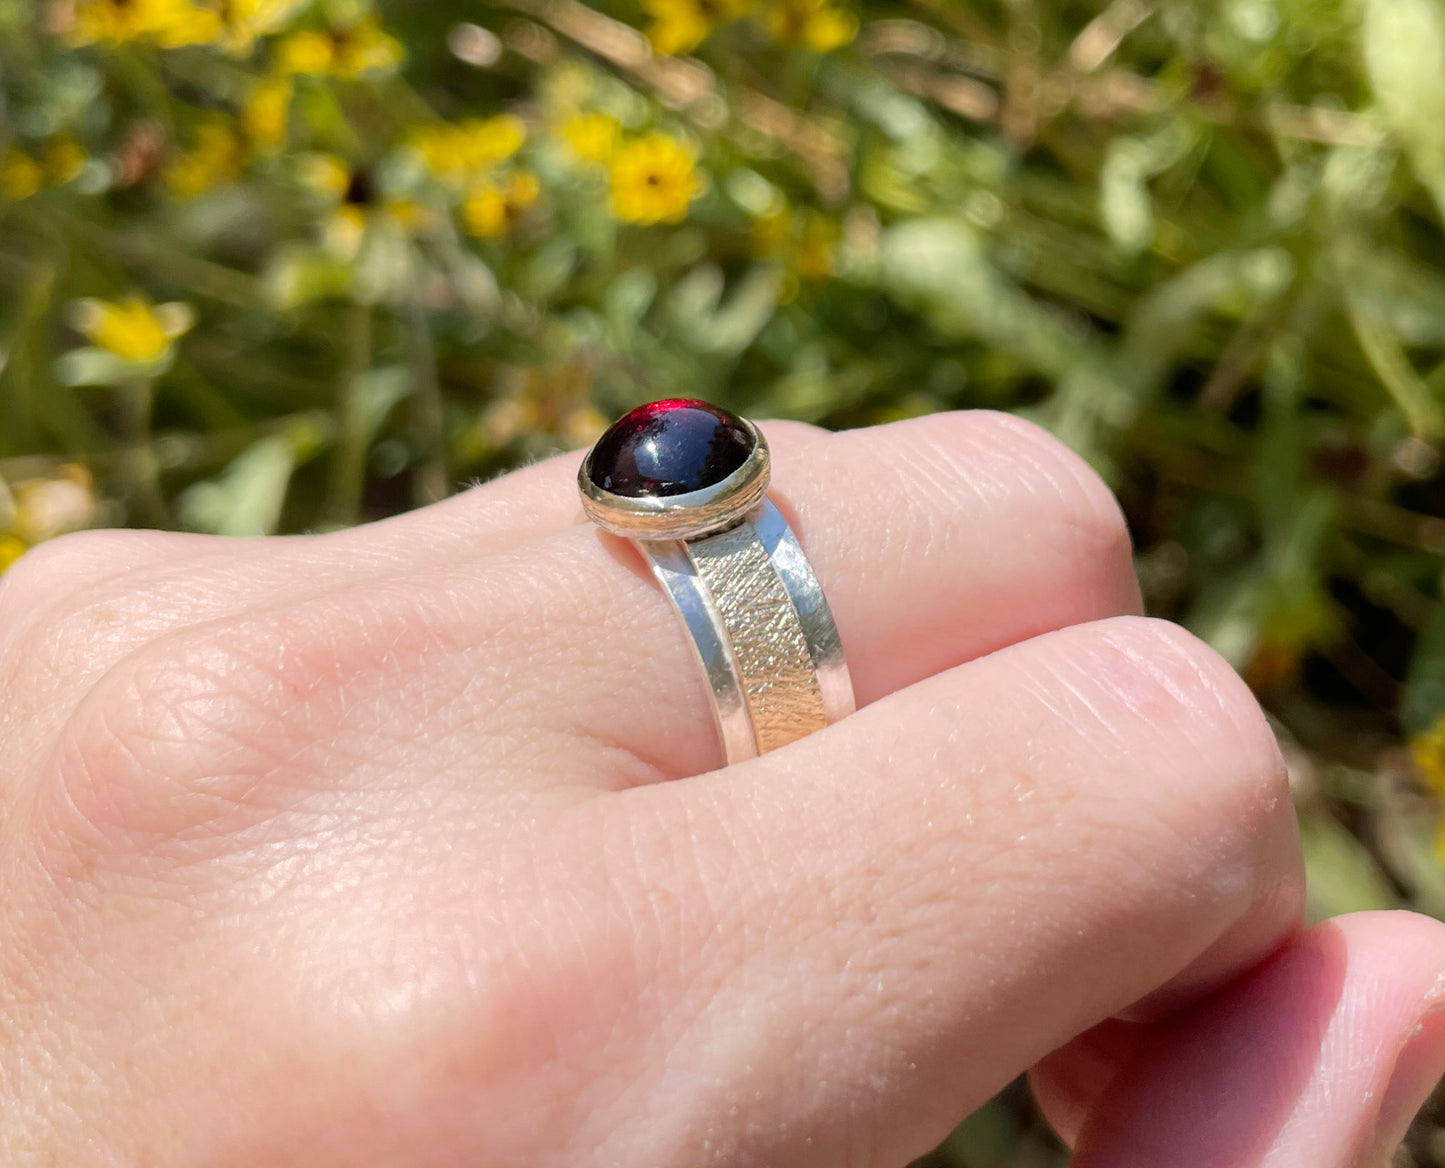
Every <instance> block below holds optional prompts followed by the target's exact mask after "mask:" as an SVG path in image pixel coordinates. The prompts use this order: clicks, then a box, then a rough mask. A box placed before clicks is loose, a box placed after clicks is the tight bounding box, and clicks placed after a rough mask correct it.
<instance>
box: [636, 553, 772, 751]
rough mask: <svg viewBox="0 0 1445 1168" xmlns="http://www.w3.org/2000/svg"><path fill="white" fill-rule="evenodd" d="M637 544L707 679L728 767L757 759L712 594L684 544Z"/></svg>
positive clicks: (738, 678) (734, 663)
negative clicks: (676, 616)
mask: <svg viewBox="0 0 1445 1168" xmlns="http://www.w3.org/2000/svg"><path fill="white" fill-rule="evenodd" d="M636 542H637V546H638V547H639V548H640V549H641V550H642V553H643V555H645V556H646V557H647V559H648V562H649V563H650V564H651V565H652V574H653V575H654V576H656V577H657V582H658V583H659V584H661V585H662V587H663V590H664V591H665V592H666V593H667V595H668V596H669V597H670V598H671V600H672V603H673V607H674V608H675V609H676V610H677V613H678V615H679V616H680V617H681V618H682V623H683V625H684V626H685V627H686V628H687V631H688V639H689V640H690V641H691V642H692V646H693V649H694V650H695V651H696V653H697V659H698V661H699V663H700V664H701V665H702V669H703V673H704V675H705V676H706V677H707V683H708V687H709V688H710V689H711V690H712V698H713V702H712V706H713V713H714V714H715V715H716V717H717V727H718V734H719V736H720V737H721V739H722V747H723V757H724V758H726V759H727V761H728V763H729V764H731V763H735V762H743V761H745V760H746V759H750V758H756V757H757V754H758V739H757V734H756V732H755V731H754V729H753V719H752V714H751V713H749V711H748V704H747V698H746V695H745V694H744V693H743V685H742V675H741V672H740V671H739V669H738V662H737V657H736V656H734V654H733V649H732V645H731V644H730V643H729V641H728V638H727V634H726V631H725V630H724V628H723V623H722V618H721V617H720V616H719V615H718V611H717V608H716V606H715V605H714V604H713V599H712V593H711V592H709V591H708V588H707V585H705V584H704V583H703V582H702V579H701V577H699V576H698V574H697V566H696V565H695V564H694V563H693V562H692V557H691V556H690V555H688V553H687V549H686V548H685V547H684V546H683V545H682V543H680V542H679V541H677V540H669V541H662V540H638V541H636Z"/></svg>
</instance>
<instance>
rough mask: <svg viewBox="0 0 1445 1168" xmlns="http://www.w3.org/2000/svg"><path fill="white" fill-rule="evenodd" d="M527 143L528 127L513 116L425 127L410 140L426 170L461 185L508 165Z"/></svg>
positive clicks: (413, 133) (503, 115) (500, 115)
mask: <svg viewBox="0 0 1445 1168" xmlns="http://www.w3.org/2000/svg"><path fill="white" fill-rule="evenodd" d="M526 140H527V127H526V126H525V125H524V124H523V122H522V120H521V119H520V118H516V117H513V116H512V115H511V114H499V115H497V116H496V117H493V118H469V119H468V120H466V121H464V122H458V123H456V124H455V125H451V124H445V123H444V124H441V125H435V126H421V127H418V128H417V129H416V130H414V131H412V134H411V139H410V141H411V146H412V149H414V150H415V151H416V152H417V153H418V154H420V155H421V159H422V163H423V164H424V165H425V166H426V168H427V169H428V170H429V171H431V173H432V174H434V175H436V176H437V177H438V178H440V179H444V180H447V181H452V182H461V181H463V180H465V179H467V178H470V177H474V176H476V175H477V174H478V173H480V172H483V171H486V170H488V169H490V168H492V167H494V166H496V165H497V163H499V162H505V161H506V160H507V159H508V158H510V157H512V155H514V154H516V153H517V151H518V150H520V149H521V148H522V144H523V143H524V142H526Z"/></svg>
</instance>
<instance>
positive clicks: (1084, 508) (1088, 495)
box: [980, 411, 1130, 562]
mask: <svg viewBox="0 0 1445 1168" xmlns="http://www.w3.org/2000/svg"><path fill="white" fill-rule="evenodd" d="M980 422H981V424H982V425H983V427H984V430H985V434H984V437H985V438H986V439H988V440H991V441H992V442H993V443H995V444H996V445H997V446H998V448H999V449H1001V450H1002V451H1004V452H1005V454H1006V455H1007V456H1008V457H1010V459H1011V460H1012V461H1013V462H1014V463H1015V464H1016V465H1018V464H1021V465H1022V468H1023V470H1024V471H1025V472H1026V473H1027V475H1028V478H1029V487H1030V488H1031V489H1032V490H1034V491H1035V492H1036V493H1037V494H1038V495H1039V497H1040V498H1041V499H1043V500H1045V502H1046V505H1047V506H1048V507H1049V508H1050V510H1051V511H1052V512H1053V514H1054V515H1056V516H1057V518H1058V520H1059V521H1060V523H1061V526H1063V527H1064V528H1065V529H1066V530H1068V531H1070V532H1071V533H1072V534H1073V535H1074V536H1075V538H1076V539H1077V541H1078V543H1079V544H1080V545H1081V547H1082V548H1083V549H1084V550H1086V551H1090V552H1094V553H1100V554H1103V555H1105V556H1107V557H1110V558H1111V559H1123V560H1124V561H1126V562H1127V561H1128V560H1129V558H1130V539H1129V528H1128V524H1127V523H1126V522H1125V519H1124V512H1123V510H1122V508H1120V506H1119V501H1118V499H1116V498H1115V497H1114V492H1113V491H1112V490H1110V489H1109V485H1108V484H1107V483H1106V482H1104V480H1103V479H1102V478H1101V477H1100V476H1099V473H1098V472H1097V471H1096V470H1094V468H1093V467H1092V466H1090V465H1089V463H1088V462H1087V461H1086V460H1085V459H1083V458H1082V457H1080V456H1079V455H1078V454H1076V453H1075V452H1074V451H1073V450H1070V449H1069V447H1068V446H1066V445H1065V444H1064V443H1063V442H1061V441H1059V439H1058V438H1056V437H1055V436H1054V435H1053V434H1051V433H1050V432H1049V431H1048V430H1046V429H1044V428H1043V427H1042V426H1040V425H1037V424H1036V423H1034V422H1030V421H1028V420H1027V419H1025V418H1020V417H1017V416H1015V415H1014V414H1004V413H996V412H992V411H989V412H986V413H984V414H982V415H981V416H980Z"/></svg>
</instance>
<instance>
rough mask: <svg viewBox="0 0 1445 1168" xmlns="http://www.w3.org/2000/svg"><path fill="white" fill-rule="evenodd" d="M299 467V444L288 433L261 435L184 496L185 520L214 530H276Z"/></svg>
mask: <svg viewBox="0 0 1445 1168" xmlns="http://www.w3.org/2000/svg"><path fill="white" fill-rule="evenodd" d="M295 468H296V448H295V445H294V444H293V443H292V441H291V440H290V439H289V438H288V437H287V436H286V435H284V434H277V435H273V436H271V437H269V438H262V439H261V440H260V441H259V442H254V443H252V444H251V445H250V446H248V447H247V448H246V449H245V450H244V451H243V452H242V453H241V454H240V455H238V456H237V457H236V459H235V461H233V462H232V463H231V465H230V466H229V467H227V468H226V471H225V473H223V474H222V475H221V477H220V478H218V479H215V480H213V481H211V482H206V483H197V484H196V485H195V486H193V487H190V488H189V489H188V490H186V491H185V492H184V493H183V494H182V495H181V498H180V517H181V522H182V523H183V524H184V525H185V526H186V527H188V528H189V529H190V530H192V531H205V532H210V533H212V534H214V535H235V536H258V535H274V534H275V533H276V529H277V528H278V527H279V525H280V522H281V508H282V507H283V506H284V505H285V502H286V490H287V488H288V486H289V485H290V482H291V472H292V471H293V470H295Z"/></svg>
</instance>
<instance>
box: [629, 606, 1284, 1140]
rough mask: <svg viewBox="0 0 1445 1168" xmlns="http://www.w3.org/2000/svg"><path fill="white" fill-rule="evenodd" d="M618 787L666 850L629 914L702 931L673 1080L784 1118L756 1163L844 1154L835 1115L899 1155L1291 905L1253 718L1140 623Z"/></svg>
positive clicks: (1248, 952)
mask: <svg viewBox="0 0 1445 1168" xmlns="http://www.w3.org/2000/svg"><path fill="white" fill-rule="evenodd" d="M616 804H617V807H618V808H619V811H618V812H617V814H619V815H622V816H625V819H624V824H625V828H626V831H627V833H628V834H627V839H628V843H629V846H630V849H631V852H630V854H633V855H641V856H661V857H663V858H662V860H660V861H658V868H657V872H656V875H655V877H654V887H653V890H652V891H651V892H650V893H649V892H648V891H647V890H646V889H644V895H650V896H651V897H652V899H650V900H648V901H647V902H646V907H644V908H641V909H634V911H635V912H636V913H637V914H638V916H639V917H641V918H642V919H648V920H653V919H657V920H661V921H663V922H665V924H666V926H670V927H664V928H663V929H662V930H661V932H662V935H663V937H664V939H665V943H666V944H667V945H668V946H670V948H668V949H667V953H668V954H672V955H676V954H683V955H686V954H692V953H698V954H701V957H700V958H699V959H698V961H697V962H696V963H690V962H689V960H688V958H687V957H685V956H684V957H677V956H673V958H672V959H673V960H674V961H677V962H680V963H681V966H680V968H678V969H677V970H676V972H675V973H674V974H673V976H674V977H675V978H676V981H677V984H679V985H681V986H682V987H684V989H683V990H682V991H681V993H682V996H683V999H684V1000H683V1004H682V1005H681V1006H678V1007H677V1011H678V1013H679V1014H681V1016H683V1017H687V1018H690V1019H691V1018H695V1017H697V1016H699V1015H701V1016H702V1021H699V1022H696V1023H695V1024H694V1025H693V1026H692V1028H691V1029H690V1030H689V1032H688V1033H689V1036H690V1037H692V1038H693V1039H694V1040H695V1041H696V1042H698V1043H700V1044H701V1046H702V1048H703V1049H702V1050H701V1051H699V1050H697V1049H689V1050H687V1051H686V1052H678V1054H677V1058H678V1062H679V1064H680V1065H683V1066H687V1067H693V1068H695V1067H696V1066H697V1065H698V1063H699V1061H701V1062H702V1064H703V1065H705V1066H707V1068H708V1071H709V1074H713V1073H714V1072H715V1074H716V1078H715V1080H714V1079H711V1078H710V1079H708V1082H714V1081H715V1082H716V1083H717V1084H721V1086H718V1087H717V1088H716V1089H715V1090H714V1091H711V1092H709V1091H707V1090H703V1089H701V1088H698V1087H696V1084H694V1085H693V1089H694V1090H697V1091H700V1092H701V1095H702V1098H701V1099H700V1100H699V1106H700V1107H704V1108H716V1109H717V1111H716V1113H717V1114H724V1113H725V1109H726V1108H727V1107H728V1106H730V1105H731V1104H732V1103H733V1102H735V1101H737V1100H741V1099H747V1100H749V1106H750V1107H757V1108H758V1115H757V1117H756V1119H757V1125H758V1130H759V1131H760V1132H766V1133H770V1134H771V1135H777V1134H778V1133H779V1132H784V1131H786V1132H787V1138H786V1140H785V1142H784V1146H783V1147H782V1148H781V1149H774V1150H773V1151H772V1152H771V1155H770V1158H766V1159H765V1162H768V1163H809V1164H812V1163H820V1164H824V1163H831V1162H835V1160H832V1159H830V1158H829V1157H830V1155H834V1154H836V1159H837V1161H841V1160H842V1159H844V1158H846V1157H845V1152H846V1149H844V1148H842V1147H839V1146H834V1145H832V1144H830V1140H836V1139H842V1138H845V1137H844V1136H843V1135H842V1134H841V1133H847V1135H846V1138H848V1139H851V1140H853V1141H856V1145H855V1146H861V1147H866V1148H868V1149H870V1162H875V1163H899V1164H901V1163H905V1162H907V1161H908V1160H909V1159H910V1158H911V1157H914V1156H917V1155H920V1154H922V1153H923V1152H924V1151H925V1150H926V1149H927V1148H929V1147H931V1146H932V1145H934V1144H935V1143H936V1142H938V1141H939V1140H941V1139H942V1138H943V1137H944V1136H945V1135H946V1134H947V1132H948V1130H949V1129H950V1127H951V1126H952V1125H953V1124H954V1123H956V1122H957V1120H958V1119H960V1118H961V1117H962V1115H963V1114H964V1113H965V1112H966V1111H967V1110H970V1109H972V1108H973V1107H976V1106H978V1105H980V1104H982V1103H983V1102H984V1101H985V1100H986V1099H988V1098H989V1097H990V1096H991V1095H992V1094H993V1093H994V1092H995V1091H997V1090H998V1089H999V1088H1001V1087H1002V1086H1003V1085H1005V1084H1006V1083H1007V1082H1009V1081H1010V1079H1012V1078H1013V1077H1014V1076H1015V1075H1017V1074H1018V1073H1020V1072H1021V1071H1022V1070H1023V1069H1024V1068H1026V1067H1028V1066H1030V1065H1032V1064H1033V1063H1035V1062H1037V1061H1038V1060H1039V1058H1041V1057H1042V1056H1043V1055H1044V1054H1045V1053H1046V1052H1048V1051H1050V1050H1052V1049H1055V1048H1056V1047H1058V1046H1059V1045H1060V1044H1061V1043H1063V1042H1064V1041H1065V1040H1067V1039H1068V1038H1069V1037H1071V1036H1072V1035H1075V1034H1078V1033H1080V1032H1082V1031H1084V1030H1086V1029H1088V1028H1089V1027H1091V1026H1094V1025H1096V1024H1098V1023H1099V1022H1101V1021H1102V1020H1103V1019H1105V1018H1108V1017H1111V1016H1113V1015H1115V1014H1117V1013H1119V1012H1120V1011H1121V1010H1123V1009H1125V1008H1126V1007H1128V1006H1129V1005H1131V1004H1132V1003H1134V1002H1136V1001H1138V1000H1139V999H1141V998H1143V997H1145V996H1146V995H1149V994H1151V993H1153V992H1155V991H1156V990H1157V989H1158V988H1159V987H1161V986H1164V985H1166V984H1167V983H1169V982H1170V981H1171V979H1178V978H1180V977H1184V978H1187V979H1188V980H1189V981H1190V982H1191V983H1192V984H1193V986H1194V987H1195V990H1196V992H1199V991H1202V990H1205V989H1207V988H1209V987H1210V986H1211V985H1213V984H1217V983H1219V982H1220V981H1222V980H1223V979H1226V978H1228V977H1230V976H1232V975H1234V974H1237V973H1238V972H1239V971H1240V970H1242V969H1245V968H1248V967H1249V966H1251V965H1252V964H1254V963H1255V962H1256V961H1258V960H1259V959H1260V958H1261V957H1262V956H1264V955H1265V954H1267V953H1268V952H1270V951H1271V950H1272V949H1274V948H1275V947H1276V946H1277V945H1278V944H1279V943H1280V941H1281V940H1282V938H1283V937H1284V936H1286V935H1288V933H1289V932H1291V931H1292V930H1293V929H1295V928H1297V927H1298V920H1299V915H1300V911H1301V901H1302V876H1301V865H1300V857H1299V847H1298V839H1297V835H1296V831H1295V826H1294V818H1293V813H1292V810H1291V808H1290V805H1289V802H1288V797H1287V787H1286V783H1285V779H1284V774H1283V767H1282V765H1281V762H1280V758H1279V754H1278V751H1277V749H1276V747H1275V744H1274V740H1273V736H1272V734H1271V732H1270V730H1269V727H1268V725H1267V723H1266V721H1265V719H1264V717H1263V715H1262V714H1261V713H1260V711H1259V709H1258V706H1257V705H1256V704H1255V702H1254V700H1253V698H1252V697H1251V695H1250V694H1249V692H1248V690H1247V689H1246V688H1245V686H1244V685H1243V683H1242V682H1240V681H1239V679H1238V678H1237V677H1236V676H1235V675H1234V674H1233V672H1232V671H1230V669H1229V668H1228V666H1227V665H1226V664H1225V663H1224V662H1223V661H1221V660H1220V659H1219V658H1218V657H1217V656H1215V655H1214V654H1213V653H1212V652H1210V651H1209V650H1207V649H1206V648H1205V647H1203V646H1202V645H1200V644H1199V642H1197V641H1194V640H1193V639H1192V638H1190V637H1189V636H1188V634H1186V633H1183V632H1182V630H1178V629H1177V628H1175V627H1174V626H1169V625H1164V624H1162V623H1160V622H1152V621H1144V620H1139V619H1134V618H1124V619H1119V620H1114V621H1107V622H1103V623H1101V624H1097V625H1091V626H1082V627H1076V628H1072V629H1069V630H1065V631H1062V632H1057V633H1053V634H1050V635H1048V636H1044V637H1041V638H1038V639H1035V640H1032V641H1029V642H1026V643H1023V644H1019V645H1015V646H1013V647H1012V648H1009V649H1007V650H1004V651H1002V652H999V653H996V654H994V655H992V656H990V657H987V658H985V659H983V660H981V661H977V662H974V663H972V664H969V665H965V666H963V667H961V668H959V669H956V670H953V671H950V672H949V673H946V674H944V675H941V676H938V677H935V678H933V679H931V680H928V681H925V682H922V683H920V684H918V685H915V686H914V687H912V688H910V689H909V690H907V691H905V692H903V693H900V694H897V695H894V696H892V697H889V698H887V699H885V700H883V701H880V702H878V703H877V704H876V705H874V706H873V707H871V708H869V709H866V710H863V711H861V712H860V713H859V714H857V715H856V716H855V717H853V718H851V719H848V720H847V721H844V722H842V723H840V724H838V725H837V726H835V727H833V728H832V729H831V730H829V731H828V732H826V733H824V734H820V735H817V736H814V737H813V738H810V739H807V740H805V741H803V742H800V743H795V744H794V745H793V746H791V747H788V748H787V749H785V750H782V751H779V752H776V753H774V754H771V755H768V756H765V757H763V758H761V759H758V760H755V761H753V762H750V763H747V764H743V765H740V766H736V767H732V768H729V769H728V770H726V771H722V772H718V773H716V774H713V775H704V776H700V777H698V778H695V779H689V780H684V781H682V782H680V783H672V784H663V785H660V786H652V787H646V788H642V789H639V790H635V791H630V792H627V793H625V794H624V795H622V796H619V797H617V799H616ZM679 905H681V906H686V911H683V909H681V908H679V907H677V906H679ZM701 906H705V910H704V908H703V907H701ZM679 934H680V936H679ZM699 1036H701V1037H699ZM661 1040H662V1041H664V1042H673V1041H676V1040H677V1038H676V1035H663V1036H662V1039H661ZM713 1063H721V1064H723V1066H722V1068H721V1069H718V1068H717V1067H715V1066H714V1065H712V1064H713ZM657 1090H658V1091H659V1094H661V1095H668V1094H669V1088H668V1085H667V1084H663V1085H662V1086H661V1087H659V1088H657ZM845 1117H846V1118H845ZM737 1138H739V1139H742V1138H743V1137H741V1136H738V1137H737ZM753 1151H755V1149H752V1148H751V1147H742V1146H739V1147H737V1148H730V1149H726V1150H725V1151H724V1154H721V1155H720V1156H719V1162H725V1163H753V1162H755V1161H754V1160H753V1159H750V1158H749V1155H750V1154H751V1153H752V1152H753ZM1144 1162H1147V1161H1144Z"/></svg>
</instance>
